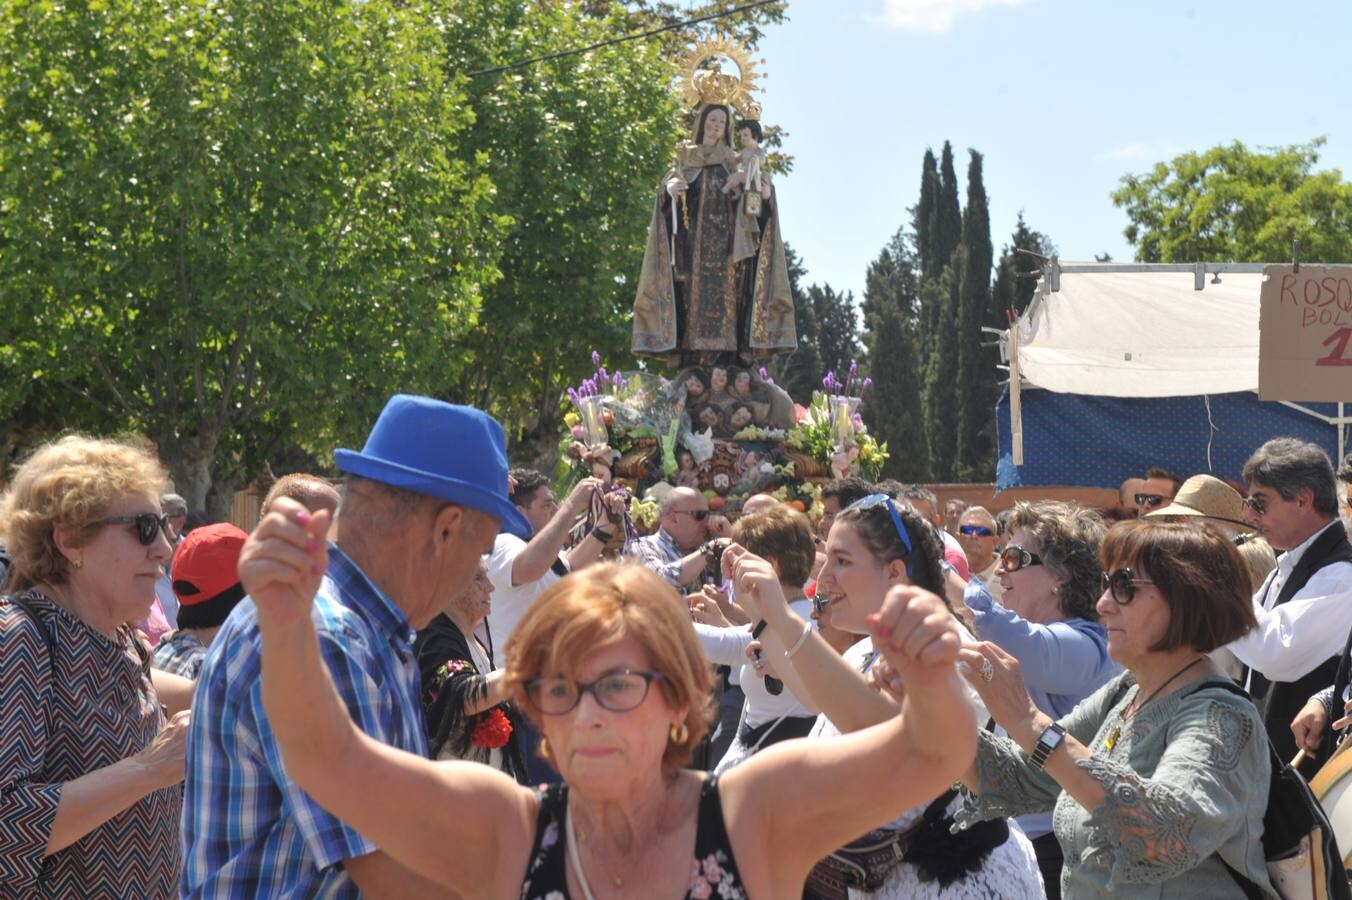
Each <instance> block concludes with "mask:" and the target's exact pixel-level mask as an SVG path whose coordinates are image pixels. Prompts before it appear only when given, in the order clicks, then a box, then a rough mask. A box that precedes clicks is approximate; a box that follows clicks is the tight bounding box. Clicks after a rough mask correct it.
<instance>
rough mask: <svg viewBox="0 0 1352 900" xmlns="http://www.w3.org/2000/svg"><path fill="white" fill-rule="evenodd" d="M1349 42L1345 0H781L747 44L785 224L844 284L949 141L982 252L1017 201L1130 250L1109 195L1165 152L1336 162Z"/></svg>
mask: <svg viewBox="0 0 1352 900" xmlns="http://www.w3.org/2000/svg"><path fill="white" fill-rule="evenodd" d="M1349 46H1352V0H1308V2H1306V0H1293V2H1286V3H1275V2H1257V0H1223V2H1222V0H1216V2H1189V0H1177V2H1165V0H794V2H792V4H791V5H790V8H789V21H787V22H786V23H785V24H783V25H781V26H779V27H776V28H773V29H771V30H770V31H769V33H768V35H767V37H766V39H765V41H764V42H763V44H762V46H761V52H760V56H761V57H763V59H764V62H765V65H764V72H765V74H766V75H767V76H768V77H767V78H765V79H764V80H763V82H762V84H763V87H764V91H763V93H762V95H761V100H762V103H763V105H764V107H765V112H764V120H765V121H766V122H767V123H773V124H778V125H781V126H783V127H784V128H785V129H786V130H787V131H788V132H789V136H788V139H787V141H786V145H785V150H786V151H787V152H789V153H791V154H793V156H794V157H795V167H794V171H793V173H792V174H791V175H789V176H788V177H787V178H782V179H781V180H780V181H779V182H778V190H779V193H780V209H781V214H780V217H781V225H782V227H783V231H784V236H785V238H786V239H787V240H788V242H789V243H790V244H791V245H792V246H793V247H794V248H795V249H797V251H798V252H799V254H800V255H801V256H802V257H803V259H804V261H805V263H806V265H807V269H808V280H809V282H814V281H815V282H829V283H830V284H831V285H832V286H834V287H836V288H840V289H846V290H852V291H854V293H855V296H856V299H858V298H859V297H860V295H861V293H862V288H863V284H864V274H865V271H866V268H867V266H868V263H869V262H870V261H871V260H872V259H874V258H876V256H877V254H878V251H879V250H880V249H881V248H882V246H883V244H884V243H885V242H886V241H887V240H888V238H889V237H890V236H891V235H892V234H893V233H894V232H895V231H896V229H897V227H898V226H899V225H901V224H902V223H903V222H904V221H907V220H908V216H907V213H906V209H907V208H908V207H910V206H913V205H914V204H915V201H916V196H917V194H918V191H919V185H920V163H921V158H922V156H923V155H924V152H925V148H926V147H933V148H934V150H935V152H936V155H937V153H938V151H939V149H940V147H942V145H943V142H944V140H945V139H947V140H950V141H952V143H953V148H954V151H955V157H956V162H957V168H958V177H959V181H960V184H961V190H962V192H963V193H962V196H963V200H964V203H965V190H966V187H965V184H966V168H967V148H969V147H972V148H975V149H976V150H978V151H980V152H981V153H983V154H984V155H985V181H986V191H987V194H988V195H989V197H990V212H991V232H992V237H993V239H994V242H995V247H996V253H997V254H998V253H999V251H1000V247H1001V246H1002V245H1003V243H1004V242H1005V241H1007V240H1008V238H1009V234H1010V232H1011V231H1013V229H1014V223H1015V218H1016V216H1017V215H1018V212H1019V210H1020V209H1022V210H1023V211H1024V214H1025V216H1026V218H1027V220H1028V223H1029V224H1030V225H1031V226H1032V227H1033V228H1036V229H1037V230H1039V231H1042V232H1044V233H1046V234H1048V235H1049V236H1050V237H1051V238H1052V240H1053V241H1054V242H1055V243H1056V245H1057V247H1058V248H1059V249H1060V252H1061V258H1062V259H1065V260H1090V259H1093V256H1094V254H1096V253H1102V252H1104V251H1107V252H1109V253H1111V254H1112V256H1113V258H1114V259H1115V260H1121V261H1129V260H1131V259H1132V256H1133V254H1132V250H1131V248H1130V246H1129V245H1128V244H1127V243H1126V239H1125V238H1124V237H1123V236H1122V229H1123V227H1124V226H1125V225H1126V224H1127V219H1126V216H1125V214H1124V213H1123V212H1122V211H1121V210H1119V209H1117V208H1116V207H1114V206H1113V204H1112V201H1111V200H1110V199H1109V194H1110V193H1111V192H1112V190H1113V189H1114V188H1115V187H1116V185H1117V182H1118V179H1119V178H1121V176H1122V175H1123V174H1125V173H1128V172H1144V171H1147V170H1148V169H1149V168H1150V167H1151V166H1152V165H1153V164H1154V163H1156V162H1158V161H1165V160H1168V159H1170V158H1172V157H1173V156H1174V155H1175V154H1176V153H1179V152H1181V151H1184V150H1204V149H1206V148H1208V147H1211V146H1214V145H1216V144H1220V143H1228V142H1230V141H1233V140H1236V139H1237V140H1241V141H1243V142H1244V143H1246V144H1248V145H1250V146H1251V147H1252V146H1276V145H1284V144H1292V143H1304V142H1306V141H1309V140H1311V139H1312V138H1314V137H1316V136H1318V135H1324V136H1326V137H1327V139H1328V143H1327V144H1326V145H1325V147H1324V148H1323V153H1322V156H1321V159H1320V168H1339V169H1341V170H1342V171H1343V173H1344V175H1345V176H1346V177H1349V178H1352V53H1349V52H1348V47H1349ZM1349 262H1352V260H1349Z"/></svg>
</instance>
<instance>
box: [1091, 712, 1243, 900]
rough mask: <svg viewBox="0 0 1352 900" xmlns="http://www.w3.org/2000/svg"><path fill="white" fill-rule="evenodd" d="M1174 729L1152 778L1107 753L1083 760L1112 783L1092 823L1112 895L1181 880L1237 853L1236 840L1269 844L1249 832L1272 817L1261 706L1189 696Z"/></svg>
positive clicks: (1097, 857) (1095, 855)
mask: <svg viewBox="0 0 1352 900" xmlns="http://www.w3.org/2000/svg"><path fill="white" fill-rule="evenodd" d="M1241 703H1243V704H1244V705H1245V706H1248V709H1245V708H1243V707H1241V706H1240V704H1241ZM1167 727H1168V736H1167V741H1168V743H1167V745H1166V746H1165V748H1164V754H1163V756H1162V757H1161V758H1160V761H1159V764H1158V765H1157V766H1156V767H1155V769H1154V772H1153V773H1152V774H1151V776H1150V777H1149V778H1146V777H1143V776H1142V775H1141V774H1139V773H1138V772H1137V771H1136V770H1135V769H1134V768H1133V767H1132V766H1130V765H1127V764H1126V763H1125V762H1122V761H1119V760H1115V759H1109V758H1107V757H1106V756H1105V755H1103V754H1101V753H1100V754H1095V755H1094V756H1091V757H1089V758H1088V759H1083V760H1080V761H1079V762H1078V763H1077V765H1079V766H1080V768H1082V769H1084V771H1085V772H1087V773H1088V774H1089V775H1091V776H1092V777H1093V778H1094V780H1096V781H1097V782H1099V784H1101V785H1102V786H1103V794H1104V799H1103V803H1102V804H1101V805H1100V806H1099V807H1098V808H1096V809H1094V810H1092V811H1091V812H1090V814H1089V817H1088V819H1087V821H1086V827H1087V830H1088V851H1089V855H1090V859H1091V860H1092V862H1093V864H1096V865H1099V866H1102V867H1103V868H1104V869H1106V870H1107V871H1108V889H1109V890H1110V891H1111V890H1113V888H1114V886H1115V885H1123V884H1131V883H1135V884H1150V883H1159V882H1161V881H1165V880H1167V879H1170V878H1174V877H1176V876H1178V875H1180V874H1182V873H1183V872H1186V871H1187V870H1189V869H1192V868H1194V867H1195V866H1197V865H1198V863H1200V862H1201V861H1202V860H1204V859H1206V858H1207V857H1208V856H1210V855H1212V854H1214V853H1217V852H1221V853H1222V855H1223V856H1224V855H1227V853H1226V851H1224V850H1223V847H1224V846H1225V845H1226V844H1227V843H1230V842H1231V841H1233V840H1234V839H1235V838H1236V837H1239V838H1240V840H1239V841H1238V842H1237V844H1238V846H1247V845H1248V844H1250V843H1252V841H1257V840H1258V839H1259V835H1258V834H1257V833H1255V834H1253V835H1249V834H1248V833H1247V832H1248V830H1249V829H1250V828H1251V825H1252V823H1254V822H1257V823H1261V821H1262V809H1261V807H1262V806H1264V805H1265V803H1266V800H1267V786H1268V781H1269V775H1270V771H1269V768H1270V767H1269V765H1268V753H1267V745H1266V741H1265V740H1264V739H1263V730H1262V725H1261V723H1260V722H1259V721H1258V717H1257V713H1256V711H1254V710H1253V708H1252V706H1251V705H1250V704H1247V702H1246V701H1243V700H1242V699H1240V698H1237V697H1230V696H1223V697H1217V695H1216V694H1215V693H1208V694H1206V695H1201V696H1199V697H1198V698H1197V699H1193V698H1189V699H1188V700H1185V701H1184V702H1183V704H1182V705H1181V708H1180V709H1179V710H1178V711H1177V712H1176V714H1175V715H1174V718H1173V721H1171V722H1169V723H1168V725H1167ZM1250 838H1251V839H1252V840H1250ZM1241 860H1242V857H1241ZM1087 861H1089V860H1087ZM1237 861H1238V860H1237Z"/></svg>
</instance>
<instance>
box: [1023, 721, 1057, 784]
mask: <svg viewBox="0 0 1352 900" xmlns="http://www.w3.org/2000/svg"><path fill="white" fill-rule="evenodd" d="M1065 736H1066V730H1065V729H1064V728H1062V727H1061V726H1060V725H1058V724H1056V723H1055V722H1053V723H1052V724H1050V725H1048V726H1047V727H1046V728H1044V729H1043V730H1042V734H1041V735H1039V736H1038V739H1037V746H1036V747H1034V748H1033V755H1032V756H1031V757H1029V759H1028V762H1029V763H1031V764H1032V766H1033V768H1034V769H1037V770H1038V771H1039V772H1040V771H1042V767H1043V766H1045V765H1046V764H1047V757H1049V756H1051V755H1052V752H1053V751H1054V750H1056V748H1057V747H1060V746H1061V741H1062V739H1064V738H1065Z"/></svg>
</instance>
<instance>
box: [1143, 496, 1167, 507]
mask: <svg viewBox="0 0 1352 900" xmlns="http://www.w3.org/2000/svg"><path fill="white" fill-rule="evenodd" d="M1168 499H1169V498H1168V497H1166V496H1164V495H1163V494H1137V495H1136V505H1137V506H1144V507H1145V508H1146V509H1154V508H1155V507H1157V506H1163V505H1164V501H1165V500H1168Z"/></svg>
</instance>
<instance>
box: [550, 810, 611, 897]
mask: <svg viewBox="0 0 1352 900" xmlns="http://www.w3.org/2000/svg"><path fill="white" fill-rule="evenodd" d="M563 826H564V830H565V833H566V836H565V840H567V841H568V856H569V857H570V858H571V859H572V861H573V874H575V875H577V886H578V887H580V888H582V896H583V897H584V898H585V900H596V895H595V894H593V893H592V889H591V884H590V883H589V882H588V881H587V873H586V872H584V871H583V870H582V855H581V854H580V853H578V850H577V832H576V830H575V829H574V828H573V805H572V804H571V803H570V804H568V812H567V813H565V814H564V821H563ZM584 834H585V832H584ZM610 880H611V881H613V882H614V883H615V887H617V888H622V887H624V879H623V878H621V877H620V876H618V875H612V876H610Z"/></svg>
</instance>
